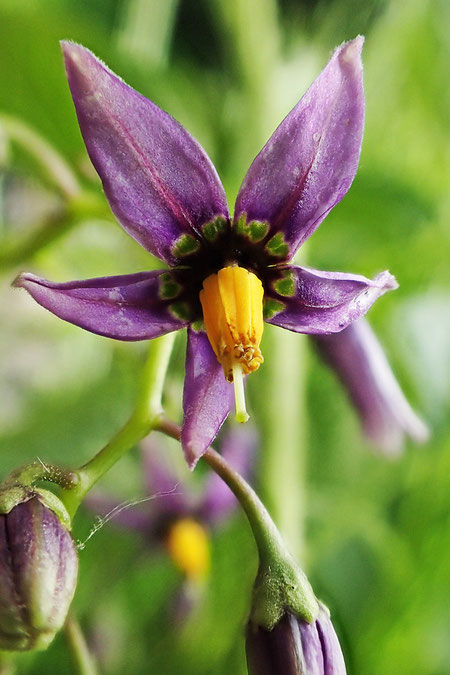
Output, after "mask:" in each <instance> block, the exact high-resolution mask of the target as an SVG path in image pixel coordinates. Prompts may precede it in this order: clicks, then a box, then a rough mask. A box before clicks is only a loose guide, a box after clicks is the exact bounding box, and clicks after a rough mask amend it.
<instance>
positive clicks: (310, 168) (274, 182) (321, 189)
mask: <svg viewBox="0 0 450 675" xmlns="http://www.w3.org/2000/svg"><path fill="white" fill-rule="evenodd" d="M363 42H364V38H363V37H362V36H359V37H357V38H355V39H354V40H352V41H351V42H347V43H344V44H342V45H341V46H340V47H338V48H337V49H336V50H335V52H334V54H333V56H332V58H331V60H330V62H329V63H328V65H327V66H326V67H325V68H324V70H323V71H322V72H321V73H320V75H319V76H318V78H317V79H316V80H315V82H314V83H313V84H312V85H311V87H310V88H309V89H308V91H307V92H306V94H305V95H304V96H303V98H302V99H301V100H300V101H299V103H297V105H296V106H295V108H294V109H293V110H292V111H291V112H290V113H289V115H288V116H287V117H286V118H285V119H284V121H283V122H282V123H281V124H280V126H279V127H278V129H277V130H276V131H275V133H274V134H273V135H272V137H271V138H270V139H269V141H268V142H267V143H266V145H265V146H264V148H263V149H262V150H261V152H260V153H259V155H257V157H256V158H255V160H254V161H253V163H252V165H251V166H250V169H249V170H248V172H247V175H246V177H245V179H244V181H243V183H242V186H241V188H240V191H239V194H238V197H237V200H236V210H235V220H236V221H237V220H238V218H239V217H240V216H241V215H242V214H244V213H246V214H247V221H253V220H256V221H264V222H268V223H269V225H270V229H269V233H268V235H267V236H268V237H270V238H271V237H273V236H274V234H275V233H277V232H280V233H282V234H280V235H279V236H278V238H277V239H275V240H273V241H272V243H273V246H272V247H271V242H270V239H269V241H268V243H267V247H268V250H269V252H270V249H271V248H272V251H273V252H274V254H275V257H277V256H278V259H279V260H280V261H281V260H290V259H291V258H292V257H293V255H294V254H295V252H296V250H297V249H298V247H299V246H300V245H301V244H302V243H303V242H304V241H305V239H307V238H308V237H309V236H310V235H311V234H312V233H313V232H314V230H315V229H316V228H317V227H318V226H319V225H320V223H321V222H322V220H323V219H324V218H325V216H326V215H327V213H328V212H329V211H330V210H331V209H332V208H333V206H334V205H335V204H337V203H338V202H339V201H340V200H341V199H342V198H343V196H344V195H345V194H346V192H347V190H348V189H349V187H350V185H351V184H352V181H353V178H354V177H355V173H356V169H357V166H358V161H359V155H360V150H361V142H362V135H363V127H364V92H363V86H362V63H361V49H362V45H363Z"/></svg>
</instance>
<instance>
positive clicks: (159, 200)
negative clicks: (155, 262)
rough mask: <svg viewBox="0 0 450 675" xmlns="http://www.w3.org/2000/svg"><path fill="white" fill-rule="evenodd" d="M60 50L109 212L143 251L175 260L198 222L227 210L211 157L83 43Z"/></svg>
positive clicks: (194, 241)
mask: <svg viewBox="0 0 450 675" xmlns="http://www.w3.org/2000/svg"><path fill="white" fill-rule="evenodd" d="M62 49H63V52H64V56H65V62H66V71H67V77H68V80H69V86H70V90H71V92H72V97H73V100H74V103H75V108H76V111H77V116H78V122H79V124H80V128H81V133H82V135H83V138H84V142H85V144H86V147H87V150H88V153H89V156H90V158H91V161H92V163H93V164H94V166H95V168H96V170H97V172H98V174H99V176H100V178H101V179H102V182H103V187H104V190H105V194H106V196H107V198H108V201H109V203H110V205H111V208H112V210H113V212H114V214H115V215H116V217H117V218H118V220H119V222H120V223H121V224H122V226H123V227H124V228H125V230H126V231H127V232H128V233H129V234H131V236H132V237H134V238H135V239H136V240H137V241H138V242H139V243H140V244H142V246H144V248H146V249H147V250H148V251H151V253H153V254H154V255H156V256H158V257H159V258H162V259H163V260H165V261H166V262H168V263H169V264H175V263H176V262H179V261H180V258H181V259H183V257H184V255H188V254H189V253H193V252H195V250H196V249H198V248H199V245H200V242H199V237H198V236H197V235H198V234H199V233H201V227H202V225H204V224H205V223H208V222H211V221H213V220H214V219H215V218H216V217H217V216H219V215H221V216H225V217H228V207H227V203H226V198H225V193H224V190H223V187H222V184H221V182H220V180H219V177H218V176H217V173H216V171H215V169H214V167H213V165H212V163H211V161H210V159H209V158H208V156H207V155H206V153H205V152H204V150H203V149H202V148H201V147H200V145H199V144H198V143H197V142H196V141H195V140H194V139H193V138H192V137H191V136H190V134H188V132H187V131H186V130H185V129H184V128H183V127H182V126H181V125H180V124H179V123H178V122H176V121H175V120H174V119H173V118H172V117H171V116H170V115H168V114H167V113H165V112H164V111H163V110H161V109H160V108H158V106H156V105H155V104H154V103H152V102H151V101H149V100H148V99H146V98H145V97H144V96H142V95H141V94H139V93H138V92H136V91H134V89H132V88H131V87H129V86H128V85H127V84H125V82H123V81H122V80H121V79H120V78H119V77H117V76H116V75H115V74H114V73H113V72H112V71H111V70H109V68H107V67H106V66H105V65H104V64H103V63H102V62H101V61H100V60H99V59H97V58H96V57H95V56H94V55H93V54H92V53H91V52H90V51H89V50H88V49H85V48H84V47H82V46H81V45H77V44H74V43H72V42H63V43H62Z"/></svg>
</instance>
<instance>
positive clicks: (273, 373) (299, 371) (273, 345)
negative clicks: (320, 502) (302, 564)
mask: <svg viewBox="0 0 450 675" xmlns="http://www.w3.org/2000/svg"><path fill="white" fill-rule="evenodd" d="M267 347H268V350H267V352H268V354H269V355H270V358H266V361H265V363H264V369H265V371H264V392H267V391H270V392H272V397H271V404H270V406H265V414H264V418H263V419H262V425H263V429H264V435H263V438H264V452H263V454H262V458H261V459H262V462H261V489H262V492H263V498H264V501H265V502H266V503H267V504H268V506H269V508H270V510H271V512H272V513H273V515H274V519H275V522H276V523H277V525H278V527H279V528H280V530H281V532H282V534H283V536H284V537H285V538H286V541H287V542H288V545H289V548H290V549H291V551H292V552H293V554H294V555H295V557H296V558H298V559H303V548H304V546H303V538H304V524H303V523H304V513H305V507H304V502H305V478H304V477H305V467H304V465H305V453H306V442H305V441H306V439H305V432H306V415H305V414H304V398H303V389H304V381H305V375H304V368H305V365H304V355H305V338H304V336H302V335H297V334H295V333H291V332H290V331H285V330H281V329H279V328H272V327H270V328H269V329H268V331H267V335H266V340H265V347H264V348H265V349H266V348H267ZM255 393H256V395H258V392H255Z"/></svg>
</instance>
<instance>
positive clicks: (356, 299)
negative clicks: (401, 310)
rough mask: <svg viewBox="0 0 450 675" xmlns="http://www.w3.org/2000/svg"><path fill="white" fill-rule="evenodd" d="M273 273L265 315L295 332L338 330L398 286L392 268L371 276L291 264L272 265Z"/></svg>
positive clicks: (269, 280)
mask: <svg viewBox="0 0 450 675" xmlns="http://www.w3.org/2000/svg"><path fill="white" fill-rule="evenodd" d="M271 275H272V278H271V279H268V282H267V288H266V297H265V301H264V302H265V305H264V311H265V319H266V321H267V322H268V323H273V324H275V325H276V326H281V327H282V328H287V329H288V330H292V331H295V332H296V333H311V334H323V333H337V332H339V331H341V330H343V329H344V328H345V327H346V326H348V325H349V324H350V323H352V322H353V321H355V320H356V319H358V318H359V317H360V316H362V315H363V314H365V313H366V312H367V310H368V309H369V307H371V305H372V304H373V303H374V302H375V300H376V299H377V298H379V297H380V296H381V295H383V293H385V292H386V291H389V290H393V289H395V288H397V282H396V281H395V279H394V277H393V276H392V275H391V274H389V272H382V273H381V274H378V275H377V276H376V277H375V278H374V279H373V280H370V279H366V278H365V277H363V276H360V275H359V274H344V273H342V272H319V271H318V270H313V269H308V268H305V267H296V266H294V265H290V266H284V267H283V268H280V267H278V268H273V271H272V272H271Z"/></svg>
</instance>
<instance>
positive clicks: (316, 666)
mask: <svg viewBox="0 0 450 675" xmlns="http://www.w3.org/2000/svg"><path fill="white" fill-rule="evenodd" d="M246 652H247V666H248V672H249V675H345V673H346V669H345V663H344V657H343V656H342V651H341V647H340V645H339V641H338V639H337V636H336V633H335V631H334V628H333V624H332V623H331V620H330V617H329V615H328V611H327V610H326V608H325V607H324V606H323V605H320V611H319V616H318V617H317V620H316V621H315V622H314V623H307V622H306V621H302V620H301V619H300V618H298V617H297V616H295V615H294V614H291V613H289V612H286V613H285V614H284V615H283V617H282V618H281V619H280V621H279V622H278V623H277V624H276V626H275V628H273V629H272V630H270V631H269V630H266V629H264V628H262V627H261V626H255V625H254V624H252V623H250V624H249V626H248V628H247V639H246Z"/></svg>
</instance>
